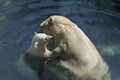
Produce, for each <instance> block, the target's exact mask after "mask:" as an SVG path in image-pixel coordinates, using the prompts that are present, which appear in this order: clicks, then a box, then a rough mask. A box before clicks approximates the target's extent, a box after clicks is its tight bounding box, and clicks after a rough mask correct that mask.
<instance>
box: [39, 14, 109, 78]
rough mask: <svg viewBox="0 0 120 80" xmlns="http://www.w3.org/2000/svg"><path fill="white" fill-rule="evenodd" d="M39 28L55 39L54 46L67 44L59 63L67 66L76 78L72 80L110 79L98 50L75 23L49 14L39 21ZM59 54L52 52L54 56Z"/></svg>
mask: <svg viewBox="0 0 120 80" xmlns="http://www.w3.org/2000/svg"><path fill="white" fill-rule="evenodd" d="M40 26H41V29H43V32H45V33H46V34H47V35H51V36H53V37H54V39H55V46H54V47H55V48H56V47H58V46H59V44H61V43H64V44H66V45H67V50H66V52H65V53H64V54H62V56H61V58H60V60H59V62H58V63H59V64H60V66H62V67H64V68H67V69H68V70H69V71H71V72H72V73H73V74H74V75H75V76H77V77H78V78H76V79H74V80H110V76H109V73H108V67H107V65H106V63H105V62H104V61H103V59H102V58H101V56H100V54H99V52H98V51H97V49H96V48H95V46H94V45H93V43H92V42H91V41H90V39H89V38H88V37H87V36H86V35H85V34H84V32H83V31H82V30H81V29H80V28H78V27H77V25H76V24H75V23H73V22H72V21H70V20H69V19H67V18H66V17H63V16H58V15H55V16H50V17H49V18H48V19H46V20H45V21H43V22H42V23H41V25H40ZM54 55H56V56H59V55H60V54H56V53H54V54H52V56H51V57H56V56H54Z"/></svg>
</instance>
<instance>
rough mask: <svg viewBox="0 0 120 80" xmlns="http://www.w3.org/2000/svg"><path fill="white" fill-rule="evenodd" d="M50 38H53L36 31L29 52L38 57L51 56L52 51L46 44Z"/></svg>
mask: <svg viewBox="0 0 120 80" xmlns="http://www.w3.org/2000/svg"><path fill="white" fill-rule="evenodd" d="M50 40H52V36H49V35H46V34H45V33H36V32H35V35H34V37H33V39H32V42H31V45H30V47H29V49H28V50H27V53H28V54H30V55H33V56H36V57H47V56H49V54H50V51H49V50H48V49H47V48H46V45H47V44H48V42H49V41H50Z"/></svg>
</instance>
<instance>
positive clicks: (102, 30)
mask: <svg viewBox="0 0 120 80" xmlns="http://www.w3.org/2000/svg"><path fill="white" fill-rule="evenodd" d="M48 1H49V2H48ZM98 1H99V0H98ZM0 4H1V5H0V80H32V79H30V78H29V77H26V76H24V75H23V74H21V73H19V72H18V71H17V70H16V67H15V64H16V62H17V61H18V59H19V56H20V55H21V54H23V53H24V52H25V50H26V49H27V48H28V46H29V45H30V42H31V39H32V37H33V34H34V32H35V31H37V29H38V27H39V24H40V23H41V22H42V21H43V20H44V19H46V18H47V17H49V16H50V15H54V14H60V15H64V16H66V17H68V18H70V19H71V20H72V21H73V22H75V23H76V24H77V25H79V27H80V28H81V29H82V30H83V31H84V32H85V33H86V35H87V36H88V37H89V38H90V39H91V40H92V42H93V43H94V44H95V46H96V47H97V49H98V50H99V52H100V53H101V55H102V56H103V58H104V60H105V61H106V62H107V64H108V65H109V68H110V71H111V77H112V80H120V69H119V68H120V59H119V57H120V49H119V48H120V13H119V12H116V11H112V9H108V8H107V7H106V6H105V7H104V6H101V5H99V7H98V6H97V5H96V3H95V1H94V0H91V1H89V0H17V1H16V0H4V1H3V0H0ZM36 80H37V78H36Z"/></svg>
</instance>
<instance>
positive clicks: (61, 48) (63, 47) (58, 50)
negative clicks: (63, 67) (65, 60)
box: [50, 43, 67, 58]
mask: <svg viewBox="0 0 120 80" xmlns="http://www.w3.org/2000/svg"><path fill="white" fill-rule="evenodd" d="M66 50H67V45H66V44H65V43H62V44H60V45H59V46H58V47H56V48H55V49H53V51H52V53H51V56H50V58H57V57H59V56H61V55H62V54H64V53H65V52H66Z"/></svg>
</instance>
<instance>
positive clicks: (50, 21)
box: [48, 17, 54, 26]
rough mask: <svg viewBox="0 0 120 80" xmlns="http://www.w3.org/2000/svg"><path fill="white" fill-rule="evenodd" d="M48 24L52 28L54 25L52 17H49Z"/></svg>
mask: <svg viewBox="0 0 120 80" xmlns="http://www.w3.org/2000/svg"><path fill="white" fill-rule="evenodd" d="M48 24H49V25H50V26H52V25H53V24H54V19H53V17H50V19H49V22H48Z"/></svg>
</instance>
